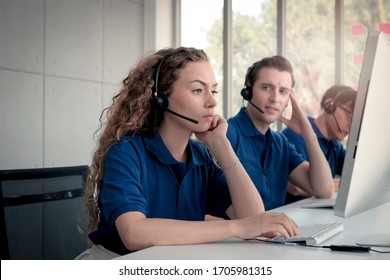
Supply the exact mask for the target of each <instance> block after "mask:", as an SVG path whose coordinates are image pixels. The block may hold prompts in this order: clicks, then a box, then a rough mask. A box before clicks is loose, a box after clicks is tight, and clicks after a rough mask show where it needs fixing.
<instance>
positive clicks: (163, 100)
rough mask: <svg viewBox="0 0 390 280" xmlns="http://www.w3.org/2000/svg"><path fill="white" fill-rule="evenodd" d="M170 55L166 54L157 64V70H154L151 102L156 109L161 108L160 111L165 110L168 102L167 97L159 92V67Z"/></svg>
mask: <svg viewBox="0 0 390 280" xmlns="http://www.w3.org/2000/svg"><path fill="white" fill-rule="evenodd" d="M170 54H171V53H168V54H166V55H165V56H164V57H163V58H162V59H161V60H160V62H159V63H158V65H157V68H156V76H155V78H154V87H153V101H154V102H155V104H156V105H157V107H159V108H162V109H164V110H165V109H167V108H168V106H169V100H168V97H167V95H166V94H165V93H164V92H163V91H160V90H159V87H158V86H159V84H158V83H159V78H160V71H161V67H162V65H163V63H164V61H165V59H166V58H167V57H168V56H169V55H170Z"/></svg>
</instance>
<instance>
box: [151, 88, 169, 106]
mask: <svg viewBox="0 0 390 280" xmlns="http://www.w3.org/2000/svg"><path fill="white" fill-rule="evenodd" d="M153 100H154V102H155V104H156V105H157V107H159V108H162V109H167V108H168V105H169V101H168V97H167V96H166V95H165V93H162V92H159V91H157V92H154V94H153Z"/></svg>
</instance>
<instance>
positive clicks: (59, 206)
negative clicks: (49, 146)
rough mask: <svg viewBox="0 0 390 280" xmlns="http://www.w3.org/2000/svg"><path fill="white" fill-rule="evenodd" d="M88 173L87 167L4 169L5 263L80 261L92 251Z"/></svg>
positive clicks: (1, 175)
mask: <svg viewBox="0 0 390 280" xmlns="http://www.w3.org/2000/svg"><path fill="white" fill-rule="evenodd" d="M87 172H88V166H86V165H82V166H69V167H53V168H32V169H19V170H0V186H1V200H2V207H1V209H2V210H1V211H2V212H1V213H0V216H1V259H2V260H5V259H14V260H15V259H23V260H31V259H38V260H47V259H49V260H56V259H57V260H66V259H74V258H75V257H76V256H77V255H78V254H80V253H81V252H82V251H84V250H85V249H86V248H87V245H88V244H87V238H86V234H85V233H82V232H83V231H82V230H84V232H85V227H86V219H85V218H84V217H83V211H82V194H83V187H84V185H85V180H86V176H87ZM80 229H82V230H80Z"/></svg>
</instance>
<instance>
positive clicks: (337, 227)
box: [267, 223, 344, 245]
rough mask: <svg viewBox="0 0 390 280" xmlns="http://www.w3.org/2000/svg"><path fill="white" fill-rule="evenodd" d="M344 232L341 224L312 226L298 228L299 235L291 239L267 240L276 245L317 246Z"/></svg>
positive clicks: (281, 237) (280, 237)
mask: <svg viewBox="0 0 390 280" xmlns="http://www.w3.org/2000/svg"><path fill="white" fill-rule="evenodd" d="M343 230H344V225H343V224H342V223H329V224H312V225H304V226H300V227H299V235H298V236H293V237H287V238H286V237H284V236H277V237H274V238H271V239H268V240H267V241H269V242H277V243H303V244H306V245H317V244H320V243H321V242H323V241H325V240H326V239H328V238H330V237H332V236H334V235H335V234H337V233H339V232H341V231H343Z"/></svg>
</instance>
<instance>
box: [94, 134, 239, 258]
mask: <svg viewBox="0 0 390 280" xmlns="http://www.w3.org/2000/svg"><path fill="white" fill-rule="evenodd" d="M187 155H188V160H187V163H180V162H178V161H176V160H175V159H174V158H173V156H172V155H171V154H170V152H169V151H168V149H167V147H166V146H165V144H164V143H163V141H162V139H161V137H160V135H159V134H157V135H156V136H155V137H145V136H138V135H135V136H124V137H122V138H121V140H120V142H119V143H115V144H113V145H112V146H111V147H110V149H109V151H108V153H107V156H106V159H105V165H104V178H103V185H102V189H101V192H100V197H99V203H100V208H101V209H100V210H101V221H100V223H99V228H98V230H97V231H96V232H94V233H92V234H91V235H90V238H91V239H92V240H93V241H94V243H95V244H103V245H104V246H105V247H106V248H107V249H110V250H113V251H115V252H117V253H120V254H123V253H126V250H125V248H124V246H123V244H122V243H121V241H120V238H119V236H118V233H117V232H116V229H115V220H116V219H117V218H118V217H119V216H120V215H122V214H124V213H126V212H132V211H139V212H141V213H143V214H144V215H145V216H146V217H147V218H168V219H181V220H193V221H202V220H204V217H205V214H211V215H214V216H218V217H226V216H225V211H226V209H227V208H228V207H229V206H230V204H231V200H230V195H229V190H228V187H227V182H226V178H225V176H224V174H223V172H222V170H221V169H220V168H218V167H217V166H216V165H215V163H214V162H213V160H212V159H211V158H210V155H209V153H207V151H206V148H205V146H204V144H203V143H200V142H195V141H192V140H190V141H189V142H188V146H187ZM113 236H114V237H113ZM108 239H110V240H108ZM110 242H113V243H116V244H110Z"/></svg>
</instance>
